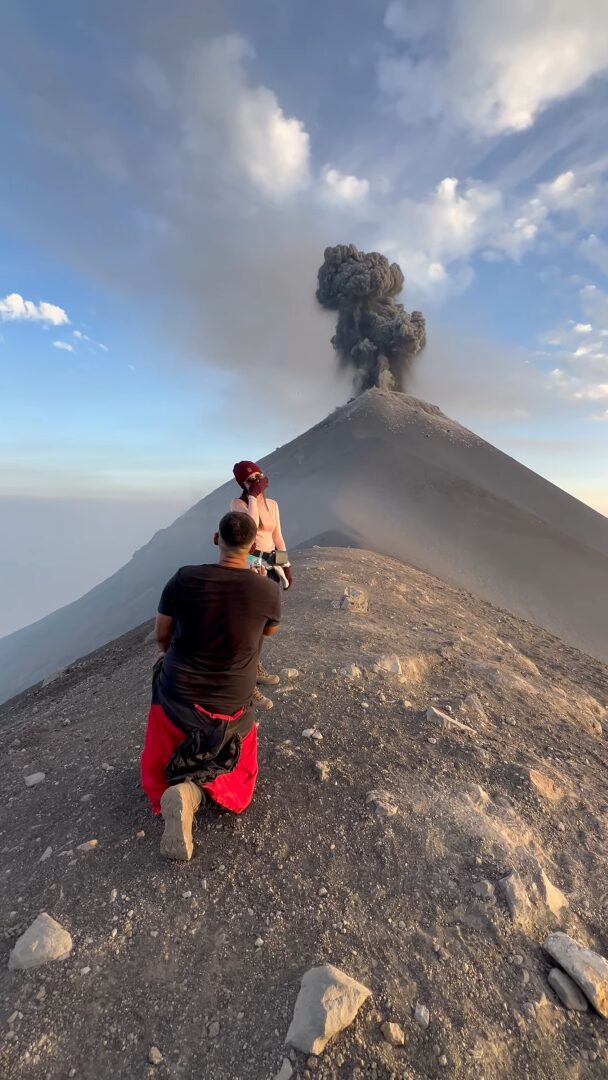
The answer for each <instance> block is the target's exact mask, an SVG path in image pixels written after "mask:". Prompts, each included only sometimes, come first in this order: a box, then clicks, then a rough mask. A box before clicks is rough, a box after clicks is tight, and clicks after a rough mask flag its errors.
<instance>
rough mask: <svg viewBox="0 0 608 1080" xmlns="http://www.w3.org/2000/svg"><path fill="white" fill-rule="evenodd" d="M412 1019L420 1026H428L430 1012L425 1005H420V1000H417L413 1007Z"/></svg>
mask: <svg viewBox="0 0 608 1080" xmlns="http://www.w3.org/2000/svg"><path fill="white" fill-rule="evenodd" d="M414 1020H415V1021H416V1023H417V1024H419V1025H420V1027H421V1028H428V1026H429V1024H430V1022H431V1014H430V1012H429V1010H428V1009H427V1007H426V1005H421V1004H420V1002H418V1004H417V1005H416V1008H415V1009H414Z"/></svg>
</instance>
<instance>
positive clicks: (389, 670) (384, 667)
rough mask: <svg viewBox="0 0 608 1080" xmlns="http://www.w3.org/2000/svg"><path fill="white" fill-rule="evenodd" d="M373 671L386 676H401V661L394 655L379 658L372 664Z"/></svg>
mask: <svg viewBox="0 0 608 1080" xmlns="http://www.w3.org/2000/svg"><path fill="white" fill-rule="evenodd" d="M374 671H376V672H378V673H383V674H387V675H401V661H400V659H399V657H398V656H395V654H394V653H391V654H387V655H386V656H379V657H378V659H377V660H376V662H375V663H374Z"/></svg>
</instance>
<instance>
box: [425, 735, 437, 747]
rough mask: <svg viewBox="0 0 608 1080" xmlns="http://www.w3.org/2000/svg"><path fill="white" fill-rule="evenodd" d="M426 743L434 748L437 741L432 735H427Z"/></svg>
mask: <svg viewBox="0 0 608 1080" xmlns="http://www.w3.org/2000/svg"><path fill="white" fill-rule="evenodd" d="M426 741H427V742H429V743H430V744H431V746H436V745H437V739H436V738H435V736H434V735H429V737H428V739H427V740H426Z"/></svg>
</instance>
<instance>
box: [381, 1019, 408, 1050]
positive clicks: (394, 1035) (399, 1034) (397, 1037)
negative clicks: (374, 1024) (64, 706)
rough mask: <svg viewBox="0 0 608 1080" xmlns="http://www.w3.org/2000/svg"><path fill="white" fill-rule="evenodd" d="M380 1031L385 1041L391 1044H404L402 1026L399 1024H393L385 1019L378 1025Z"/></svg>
mask: <svg viewBox="0 0 608 1080" xmlns="http://www.w3.org/2000/svg"><path fill="white" fill-rule="evenodd" d="M380 1031H381V1032H382V1035H383V1037H384V1039H385V1041H386V1042H387V1043H390V1045H391V1046H404V1045H405V1034H404V1032H403V1028H402V1027H400V1026H399V1024H394V1023H392V1022H391V1021H389V1020H385V1021H384V1023H383V1024H382V1025H381V1026H380Z"/></svg>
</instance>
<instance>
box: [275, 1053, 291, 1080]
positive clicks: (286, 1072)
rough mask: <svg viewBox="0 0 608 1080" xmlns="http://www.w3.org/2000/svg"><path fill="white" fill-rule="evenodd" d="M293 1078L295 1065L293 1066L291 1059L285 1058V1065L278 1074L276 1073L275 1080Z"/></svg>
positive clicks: (289, 1079)
mask: <svg viewBox="0 0 608 1080" xmlns="http://www.w3.org/2000/svg"><path fill="white" fill-rule="evenodd" d="M292 1076H293V1065H292V1064H291V1061H290V1060H289V1058H283V1064H282V1065H281V1068H280V1069H279V1071H278V1073H276V1075H275V1078H274V1080H291V1077H292Z"/></svg>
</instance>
